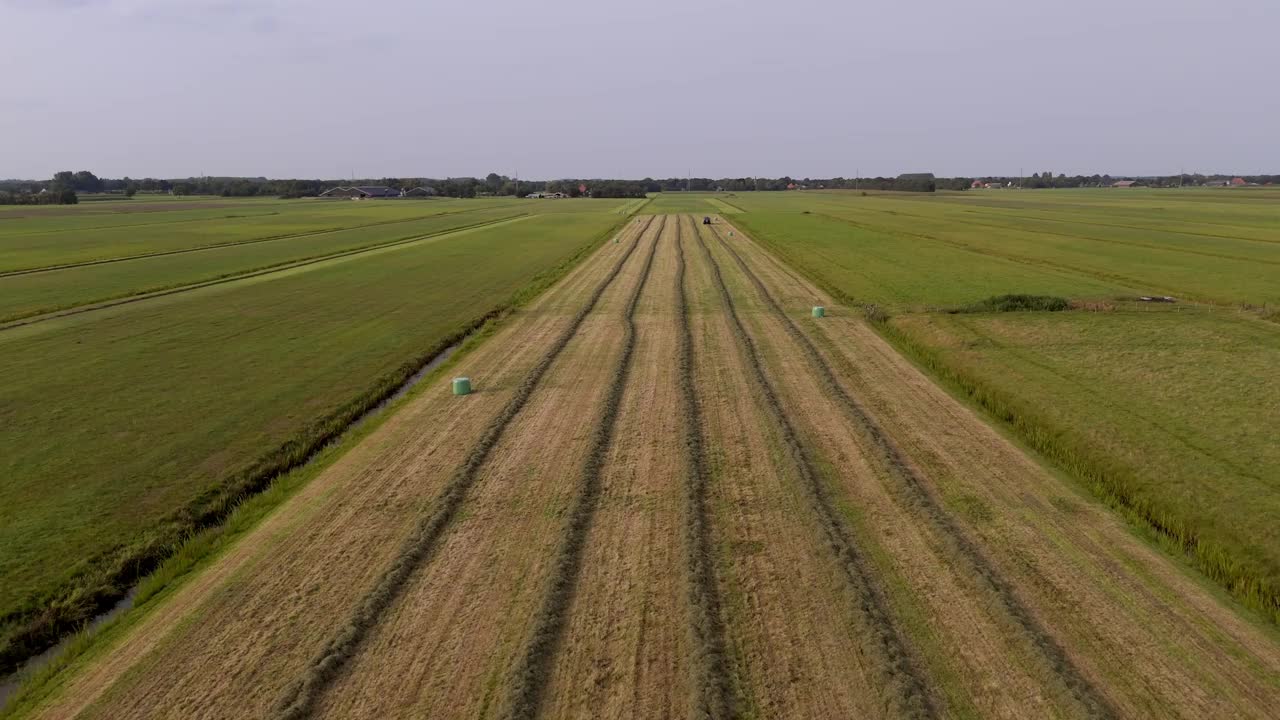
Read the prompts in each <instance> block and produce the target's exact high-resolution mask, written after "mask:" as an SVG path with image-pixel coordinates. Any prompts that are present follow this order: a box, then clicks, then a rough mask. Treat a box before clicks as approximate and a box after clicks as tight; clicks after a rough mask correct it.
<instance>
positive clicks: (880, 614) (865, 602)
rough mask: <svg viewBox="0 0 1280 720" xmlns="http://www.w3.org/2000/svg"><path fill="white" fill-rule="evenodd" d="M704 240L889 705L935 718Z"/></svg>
mask: <svg viewBox="0 0 1280 720" xmlns="http://www.w3.org/2000/svg"><path fill="white" fill-rule="evenodd" d="M695 230H696V232H697V238H698V244H699V246H700V247H701V248H702V252H703V255H704V256H705V257H706V260H707V262H708V263H709V264H710V267H711V272H712V276H713V278H714V279H715V286H716V289H717V290H718V291H719V294H720V299H721V301H722V302H723V304H724V307H725V310H726V312H727V314H728V316H729V321H730V328H731V329H732V331H733V335H734V336H735V338H736V339H737V341H738V344H739V346H740V347H741V348H742V350H743V353H744V354H745V356H746V358H747V364H748V366H749V367H750V368H751V376H752V378H753V379H754V380H755V383H754V384H755V386H756V388H757V390H758V391H759V392H760V394H761V396H762V397H763V399H764V401H765V404H766V406H767V407H768V409H769V415H770V416H771V419H772V421H773V424H774V425H775V426H776V427H777V429H778V431H779V433H780V434H781V436H782V440H783V442H784V443H785V446H786V447H785V450H786V452H787V455H788V456H789V457H790V458H791V460H792V462H793V463H794V464H795V467H796V469H797V471H798V472H799V474H800V477H801V480H802V481H803V484H804V490H805V492H806V494H807V495H808V498H809V502H810V504H811V505H812V506H813V509H814V511H815V514H816V515H817V517H818V520H819V523H820V525H821V527H822V531H823V534H824V536H825V538H826V541H827V546H828V547H829V548H830V549H831V550H832V552H834V553H835V554H836V557H837V558H838V560H839V565H840V568H841V570H842V571H843V574H844V577H845V580H846V582H847V583H848V586H849V589H850V590H851V591H852V593H853V594H854V596H855V597H856V599H857V602H855V603H854V604H853V605H854V607H853V608H852V610H853V616H854V620H855V622H856V623H857V624H858V625H859V626H860V627H861V629H862V632H860V633H859V634H858V640H859V643H860V644H861V646H862V648H863V651H864V652H865V653H866V658H867V661H868V662H869V663H870V664H871V665H872V669H873V671H874V672H875V673H876V674H877V675H878V676H879V677H878V678H877V679H878V681H879V682H878V683H877V687H879V688H880V689H881V692H882V693H884V702H885V704H886V709H887V710H888V711H889V712H890V713H891V714H894V715H897V716H900V717H907V718H933V717H937V716H938V711H937V709H936V708H935V707H934V706H933V703H932V701H931V698H930V696H929V693H928V691H927V690H926V689H925V683H924V678H923V677H922V675H923V672H922V671H921V670H920V669H919V668H918V667H917V663H916V662H915V660H914V659H913V657H912V653H911V651H910V650H909V649H908V645H907V640H906V638H905V637H904V635H903V633H902V631H901V630H900V629H899V628H898V627H897V624H896V623H895V621H894V618H893V616H892V612H891V611H890V609H889V606H888V602H887V601H886V600H885V598H884V595H883V592H882V591H881V590H880V589H879V588H878V587H877V586H876V584H875V580H874V577H873V575H872V568H871V564H870V562H869V561H868V559H867V558H865V557H863V554H862V552H861V551H860V550H859V549H858V547H857V546H856V545H855V544H854V541H853V532H852V530H851V529H850V528H849V527H848V524H847V521H846V520H845V519H844V517H843V516H842V515H841V514H840V512H839V510H837V509H836V507H835V503H834V501H833V500H832V498H831V497H830V492H829V490H828V489H827V488H826V486H825V485H824V483H823V482H822V480H821V479H820V478H819V475H818V471H817V470H816V469H815V466H814V461H813V459H812V458H811V457H810V455H809V452H808V450H807V449H806V448H805V447H804V445H803V444H801V442H800V440H799V437H798V435H797V434H796V431H795V428H794V427H793V426H792V425H791V421H790V420H789V419H788V418H787V414H786V411H785V410H784V408H783V407H782V402H781V400H780V399H779V398H778V395H777V392H776V391H775V390H774V388H773V386H772V384H771V383H770V381H769V379H768V377H767V375H766V374H765V370H764V364H763V361H762V360H761V357H760V351H759V349H758V348H757V347H756V344H755V341H754V340H752V339H751V336H750V335H749V334H748V333H747V330H746V327H745V326H744V325H743V323H742V319H741V318H740V317H739V316H738V311H737V308H736V305H735V304H734V300H733V296H732V295H731V294H730V293H729V289H728V287H727V286H726V285H725V282H724V278H723V276H722V275H721V272H720V265H719V263H718V262H717V261H716V259H715V257H714V256H712V254H711V250H710V248H709V247H707V244H706V242H705V241H704V240H703V237H702V232H701V226H699V227H697V228H695Z"/></svg>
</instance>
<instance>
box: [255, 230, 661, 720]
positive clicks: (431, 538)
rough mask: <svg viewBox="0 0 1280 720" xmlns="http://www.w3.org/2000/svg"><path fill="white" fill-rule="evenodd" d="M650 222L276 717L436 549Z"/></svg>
mask: <svg viewBox="0 0 1280 720" xmlns="http://www.w3.org/2000/svg"><path fill="white" fill-rule="evenodd" d="M651 223H652V218H649V220H648V221H646V222H645V223H644V224H643V227H642V228H641V229H640V231H639V233H637V234H636V239H635V240H634V241H632V242H631V243H630V244H629V245H628V246H627V249H626V250H625V251H624V252H623V253H622V256H621V257H620V258H619V259H618V262H617V263H616V264H615V265H614V267H613V268H612V269H611V270H610V271H609V274H608V275H607V276H606V277H605V278H604V279H603V280H602V281H601V282H600V284H599V285H598V286H597V287H596V288H595V290H594V291H593V292H592V294H591V297H590V298H589V299H588V300H587V302H586V304H585V305H584V306H583V307H582V308H581V309H580V310H579V311H578V313H577V314H576V315H575V316H574V318H573V320H572V321H571V322H570V323H569V326H568V327H567V328H565V330H564V332H563V333H561V334H560V336H559V337H558V338H557V339H556V341H555V342H554V343H553V344H552V345H551V347H550V348H549V349H548V351H547V354H546V355H545V356H544V357H543V358H542V359H541V360H540V361H539V362H538V364H537V365H536V366H534V368H533V369H532V370H531V371H530V372H529V374H528V375H527V376H526V377H525V379H524V380H523V381H522V382H521V384H520V385H519V387H517V388H516V391H515V394H514V395H513V396H512V397H511V399H510V400H508V401H507V404H506V406H505V407H503V408H502V410H501V412H499V413H498V415H497V416H496V417H495V418H494V419H493V421H492V422H491V423H490V424H489V426H488V427H486V428H485V431H484V434H483V435H481V437H480V439H479V441H478V442H477V443H476V445H475V446H473V447H472V449H471V451H470V453H468V455H467V459H466V461H465V462H464V463H463V464H462V465H461V466H460V467H459V468H458V469H457V470H456V471H454V473H453V475H452V476H451V477H450V478H449V481H448V482H447V483H446V484H445V487H444V489H443V490H442V491H441V493H440V495H439V496H438V497H437V498H436V500H435V501H434V502H433V503H432V507H433V510H432V512H431V513H430V514H428V515H426V516H424V517H422V518H421V519H420V520H419V522H418V524H417V525H416V527H415V528H414V529H413V531H412V532H411V533H410V535H409V537H408V538H407V539H406V540H405V542H404V544H403V545H402V546H401V548H400V551H399V552H398V553H397V554H396V556H395V559H394V560H393V562H392V563H391V565H390V566H389V567H388V568H386V569H385V570H384V571H383V573H382V575H381V576H380V577H379V578H378V580H377V582H376V583H375V584H374V586H373V588H371V589H370V591H369V592H368V593H367V594H366V595H365V596H364V598H363V599H362V600H361V601H360V603H359V604H358V605H357V607H356V609H355V611H354V612H353V613H352V616H351V618H349V619H348V620H347V622H346V623H345V624H344V625H343V626H342V627H341V628H340V629H339V630H338V632H337V634H336V635H335V636H334V637H332V638H330V640H329V642H328V643H326V645H325V647H324V648H323V649H322V650H321V651H320V652H319V653H318V654H317V655H316V656H315V658H313V659H312V660H311V662H310V663H309V664H308V666H307V668H306V669H305V670H304V671H303V673H302V675H301V677H300V678H299V679H298V680H296V681H295V682H294V683H293V684H292V686H291V687H290V688H289V690H288V691H286V693H285V695H284V697H282V698H281V699H280V701H279V702H278V703H277V706H276V717H277V718H280V720H297V719H298V718H304V717H309V716H310V715H311V713H312V711H313V710H314V708H315V703H316V700H317V699H319V697H320V696H321V694H322V693H323V692H324V691H325V689H326V688H327V687H328V686H329V685H330V684H331V683H332V681H333V679H334V678H335V677H337V675H338V674H339V673H340V672H341V671H342V668H343V667H344V666H345V665H346V662H347V660H349V659H350V658H351V656H352V655H353V654H355V652H356V651H357V649H358V648H359V645H360V643H361V641H362V640H363V639H364V637H365V635H366V634H367V633H368V631H369V629H370V628H372V627H373V626H374V625H376V624H377V622H378V620H379V619H380V618H381V617H382V615H383V613H384V612H385V611H386V609H387V608H388V607H389V606H390V605H391V603H392V602H393V601H394V600H395V599H396V597H398V596H399V594H400V591H401V590H402V589H403V588H404V585H405V583H406V581H408V579H409V576H410V575H411V574H412V573H413V571H414V569H415V568H417V567H418V566H419V565H421V564H422V563H423V562H424V561H425V560H426V559H427V558H428V557H429V556H430V555H431V553H432V552H433V551H434V550H435V549H436V547H437V541H438V540H439V539H440V537H441V536H442V535H443V534H444V532H445V529H446V528H447V527H448V526H449V524H450V523H451V522H452V520H453V519H454V517H455V516H456V515H457V511H458V508H459V507H461V505H462V502H463V500H464V499H465V498H466V494H467V491H468V490H469V489H470V487H471V486H472V485H473V484H474V483H475V480H476V477H477V476H478V474H479V471H480V468H481V466H483V465H484V463H485V461H486V460H487V459H488V457H489V453H490V451H492V449H493V447H494V446H495V445H497V443H498V441H499V440H500V439H501V438H502V434H503V432H504V431H505V430H506V428H507V427H508V426H509V425H510V424H511V421H512V420H513V419H514V418H515V417H516V415H517V414H518V413H519V412H520V410H521V409H523V408H524V406H525V404H526V403H527V402H528V400H529V398H530V397H531V396H532V395H533V392H534V390H535V389H536V388H537V387H538V385H539V383H540V382H541V380H542V378H543V376H545V375H546V373H547V371H548V369H550V367H551V365H552V363H554V362H555V359H556V358H557V357H559V355H560V353H561V351H563V350H564V348H565V347H566V346H567V345H568V344H569V341H570V340H571V339H572V338H573V336H574V335H575V334H576V333H577V332H578V328H579V327H581V325H582V323H583V322H584V321H585V320H586V318H587V316H588V315H590V314H591V312H592V310H594V309H595V306H596V304H597V303H598V302H599V300H600V297H601V296H602V295H604V293H605V291H606V290H607V289H608V288H609V286H610V285H612V284H613V281H614V280H615V279H616V278H617V277H618V275H619V273H621V271H622V268H623V266H624V265H625V264H626V262H627V260H628V259H629V258H630V257H631V254H632V253H633V252H635V249H636V247H637V246H638V245H639V243H640V238H641V237H643V235H644V233H645V231H646V230H647V229H648V226H649V225H650V224H651Z"/></svg>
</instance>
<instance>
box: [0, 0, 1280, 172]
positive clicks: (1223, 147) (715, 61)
mask: <svg viewBox="0 0 1280 720" xmlns="http://www.w3.org/2000/svg"><path fill="white" fill-rule="evenodd" d="M1278 38H1280V1H1277V0H1212V1H1210V0H1072V2H1058V3H1048V2H1034V1H1031V0H968V1H967V2H961V1H957V0H915V1H914V2H885V1H884V0H877V1H876V2H866V1H863V0H773V1H771V2H728V1H725V0H683V1H682V0H643V1H634V2H625V3H619V2H606V1H604V0H595V1H589V0H555V1H545V2H535V1H532V0H522V1H521V2H510V1H508V0H491V1H490V2H467V1H465V0H463V1H458V0H452V1H451V2H436V1H434V0H431V1H424V2H408V1H405V0H296V1H295V0H182V1H181V2H179V1H177V0H0V49H2V50H0V53H2V56H3V57H4V59H5V61H6V62H5V64H6V66H7V70H6V72H5V79H4V81H3V83H0V177H30V178H45V177H49V176H51V175H52V173H53V172H54V171H56V170H62V169H69V170H80V169H88V170H92V171H94V172H96V173H98V174H99V175H103V176H108V177H119V176H123V175H129V176H133V177H145V176H152V177H185V176H189V175H198V174H202V173H203V174H208V175H266V176H270V177H323V178H338V177H345V176H347V175H349V174H351V173H352V172H354V173H355V174H356V175H357V176H362V177H381V176H430V177H440V176H448V175H483V174H485V173H488V172H490V171H495V172H500V173H506V174H511V173H514V172H516V171H518V172H519V173H520V175H521V176H522V177H526V178H548V177H602V176H604V177H633V178H639V177H643V176H653V177H669V176H683V175H684V174H685V173H687V172H692V173H693V174H694V175H696V176H711V177H722V176H743V175H767V176H778V175H782V174H790V175H793V176H796V177H828V176H836V175H843V176H852V175H853V174H854V173H855V172H857V171H859V170H860V171H861V173H862V174H864V175H874V174H896V173H899V172H907V171H932V172H935V173H938V174H941V175H986V174H1017V173H1018V171H1019V168H1024V169H1025V170H1026V172H1027V173H1028V174H1029V173H1031V172H1033V171H1038V170H1053V171H1055V172H1066V173H1068V174H1072V173H1076V172H1094V171H1102V172H1106V171H1109V172H1112V173H1115V174H1125V173H1174V172H1177V171H1178V170H1179V169H1180V168H1185V169H1186V170H1187V171H1193V170H1200V171H1221V172H1234V173H1253V172H1280V133H1278V132H1277V127H1278V121H1280V65H1278V64H1277V59H1278V57H1280V56H1277V54H1276V50H1275V48H1276V46H1277V44H1278V43H1280V40H1278Z"/></svg>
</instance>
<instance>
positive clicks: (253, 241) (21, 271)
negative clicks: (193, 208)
mask: <svg viewBox="0 0 1280 720" xmlns="http://www.w3.org/2000/svg"><path fill="white" fill-rule="evenodd" d="M515 204H516V203H511V204H510V205H492V206H488V207H482V208H467V209H466V210H454V211H452V212H443V213H434V214H431V215H420V216H415V217H411V218H405V219H403V220H380V221H378V222H372V223H365V224H363V225H352V226H351V227H329V228H321V229H320V230H308V231H306V232H300V233H286V234H284V235H267V236H264V237H257V238H248V239H245V240H233V241H231V242H225V243H216V244H213V245H198V246H196V247H189V248H179V249H176V250H158V251H155V252H148V253H139V254H137V255H124V256H121V257H114V258H99V259H97V260H85V261H82V262H74V263H60V264H58V265H42V266H39V267H30V268H15V269H12V270H5V271H3V272H0V279H3V278H6V277H13V276H17V275H35V274H38V273H46V272H54V271H56V270H72V269H74V268H80V267H90V266H93V265H109V264H112V263H121V262H127V261H129V260H145V259H147V258H155V257H165V256H167V255H185V254H187V253H194V252H205V251H208V250H222V249H225V248H233V247H240V246H241V245H257V244H260V243H266V242H275V241H277V240H296V239H297V238H303V237H312V236H315V235H332V234H333V233H340V232H347V231H348V230H364V229H366V228H372V227H382V226H384V225H399V224H402V223H408V222H418V221H419V220H430V219H432V218H438V217H451V216H453V215H463V214H465V213H473V212H480V211H482V210H501V209H503V208H506V207H511V206H512V205H515ZM279 214H280V213H269V214H268V215H279ZM244 217H267V215H244V216H241V218H244ZM241 218H232V219H241ZM222 219H227V218H204V220H222ZM182 222H198V221H196V220H184V221H182ZM173 224H176V223H173ZM57 232H73V231H70V230H59V231H57Z"/></svg>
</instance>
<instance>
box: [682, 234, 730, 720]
mask: <svg viewBox="0 0 1280 720" xmlns="http://www.w3.org/2000/svg"><path fill="white" fill-rule="evenodd" d="M676 231H677V235H676V248H677V250H678V251H679V254H678V255H677V256H676V258H677V260H676V262H677V264H676V288H677V293H678V295H677V296H678V299H679V304H680V355H679V359H678V364H679V370H680V375H679V383H680V394H681V397H682V399H683V401H684V404H683V406H682V409H683V413H682V414H683V416H684V417H683V420H684V426H685V428H684V433H685V442H684V455H685V463H686V465H687V468H686V482H685V523H684V535H685V538H684V543H685V570H686V573H687V578H686V580H687V582H688V590H687V594H688V604H689V613H690V617H689V633H690V635H691V636H692V638H693V646H694V647H695V648H697V653H698V654H697V657H696V658H695V662H694V663H693V664H692V665H691V667H690V671H691V674H692V675H693V678H692V682H691V683H690V684H691V686H692V687H693V689H694V693H695V696H694V698H693V708H692V712H691V715H690V717H696V718H706V719H707V720H722V719H724V718H732V717H735V716H736V709H735V707H734V705H735V700H734V691H733V683H732V680H731V679H730V674H729V667H728V659H727V657H726V651H725V631H724V619H723V617H722V616H721V610H720V591H719V586H718V584H717V582H716V574H715V573H716V571H715V563H714V560H713V556H714V551H713V549H712V543H711V522H710V519H709V517H708V515H709V514H708V512H707V488H708V486H709V485H710V483H711V471H710V469H709V468H708V467H707V454H706V446H707V442H706V437H705V431H704V429H703V426H702V409H701V407H700V406H699V404H698V392H697V387H696V385H695V383H694V350H693V324H692V322H690V318H689V314H690V309H689V297H688V290H687V288H685V259H684V239H685V238H684V229H683V227H681V226H680V224H679V223H678V222H677V225H676Z"/></svg>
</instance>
